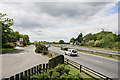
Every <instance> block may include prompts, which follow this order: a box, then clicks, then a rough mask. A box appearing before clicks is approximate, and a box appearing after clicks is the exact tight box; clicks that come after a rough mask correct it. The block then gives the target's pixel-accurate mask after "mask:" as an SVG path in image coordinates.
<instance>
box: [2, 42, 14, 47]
mask: <svg viewBox="0 0 120 80" xmlns="http://www.w3.org/2000/svg"><path fill="white" fill-rule="evenodd" d="M4 48H14V43H11V42H7V43H6V44H5V45H4Z"/></svg>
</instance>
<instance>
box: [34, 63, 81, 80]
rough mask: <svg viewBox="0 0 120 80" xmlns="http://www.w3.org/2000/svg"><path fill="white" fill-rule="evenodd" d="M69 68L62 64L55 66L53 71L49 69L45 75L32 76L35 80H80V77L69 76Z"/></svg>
mask: <svg viewBox="0 0 120 80" xmlns="http://www.w3.org/2000/svg"><path fill="white" fill-rule="evenodd" d="M69 72H70V67H69V66H67V65H65V64H62V65H60V64H59V65H58V66H56V67H55V68H54V69H50V70H49V71H48V72H47V73H44V72H43V73H42V74H38V75H34V76H32V77H33V78H35V79H39V80H45V79H47V80H82V76H80V75H79V74H78V75H73V74H69Z"/></svg>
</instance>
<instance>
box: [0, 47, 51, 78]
mask: <svg viewBox="0 0 120 80" xmlns="http://www.w3.org/2000/svg"><path fill="white" fill-rule="evenodd" d="M34 50H35V47H34V46H33V45H30V46H28V47H25V48H19V49H18V52H16V51H15V52H14V53H8V54H3V55H0V57H1V56H2V78H6V77H10V76H12V75H15V74H17V73H20V72H22V71H25V70H26V69H29V68H32V67H34V66H36V65H38V64H42V63H47V62H48V60H49V58H47V57H44V56H42V55H40V54H37V53H35V52H34Z"/></svg>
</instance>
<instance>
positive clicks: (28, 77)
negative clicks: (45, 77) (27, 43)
mask: <svg viewBox="0 0 120 80" xmlns="http://www.w3.org/2000/svg"><path fill="white" fill-rule="evenodd" d="M28 80H30V69H28Z"/></svg>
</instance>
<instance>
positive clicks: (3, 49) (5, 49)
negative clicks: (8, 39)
mask: <svg viewBox="0 0 120 80" xmlns="http://www.w3.org/2000/svg"><path fill="white" fill-rule="evenodd" d="M13 50H17V49H15V48H2V52H7V51H13Z"/></svg>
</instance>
